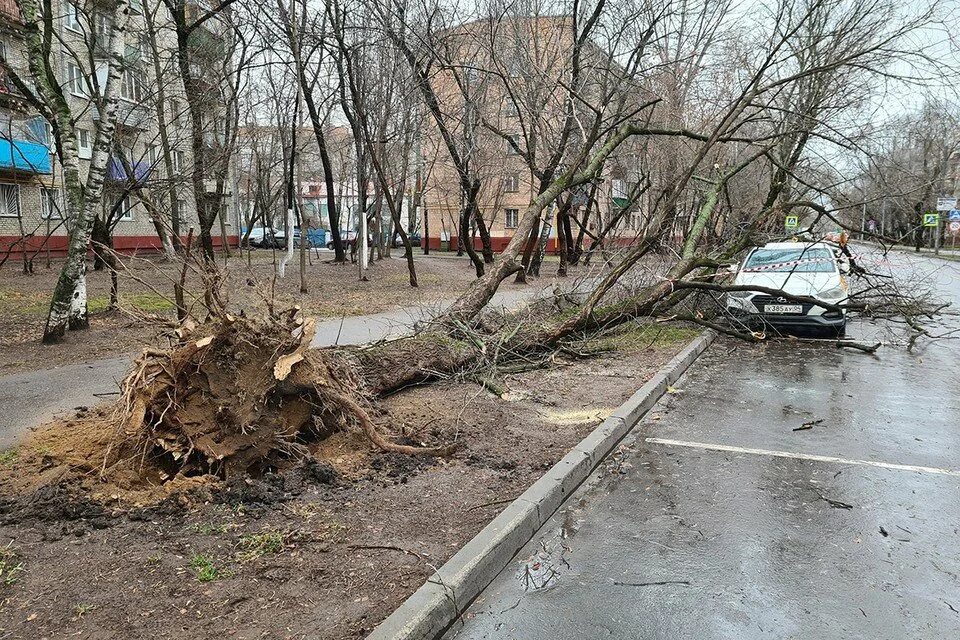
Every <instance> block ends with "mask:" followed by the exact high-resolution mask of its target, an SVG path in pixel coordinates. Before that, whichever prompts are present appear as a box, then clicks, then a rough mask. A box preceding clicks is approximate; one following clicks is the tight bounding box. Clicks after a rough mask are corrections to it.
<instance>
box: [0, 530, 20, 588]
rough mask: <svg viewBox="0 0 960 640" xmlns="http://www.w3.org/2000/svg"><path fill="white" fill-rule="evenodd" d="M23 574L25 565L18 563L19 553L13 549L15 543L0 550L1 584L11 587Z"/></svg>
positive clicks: (10, 543)
mask: <svg viewBox="0 0 960 640" xmlns="http://www.w3.org/2000/svg"><path fill="white" fill-rule="evenodd" d="M21 573H23V563H22V562H18V558H17V551H16V549H14V548H13V542H12V541H11V542H9V543H8V544H7V546H5V547H3V548H0V582H2V583H3V584H5V585H7V586H10V585H13V584H16V582H17V580H19V579H20V574H21Z"/></svg>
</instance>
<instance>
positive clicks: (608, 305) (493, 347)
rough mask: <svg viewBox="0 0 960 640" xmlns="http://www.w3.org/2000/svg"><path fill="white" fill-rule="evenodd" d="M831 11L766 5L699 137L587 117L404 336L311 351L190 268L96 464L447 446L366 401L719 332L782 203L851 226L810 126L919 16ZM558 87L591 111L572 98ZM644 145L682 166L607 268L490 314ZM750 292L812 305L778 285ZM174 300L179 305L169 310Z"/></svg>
mask: <svg viewBox="0 0 960 640" xmlns="http://www.w3.org/2000/svg"><path fill="white" fill-rule="evenodd" d="M831 8H834V9H836V8H837V7H836V6H835V5H834V4H831V3H827V5H824V4H823V3H813V4H811V5H809V6H808V5H798V6H794V5H793V4H790V3H786V4H783V5H781V6H779V9H780V11H781V13H780V14H778V19H777V20H775V21H774V24H775V27H774V28H773V29H772V31H771V33H770V36H769V39H768V41H767V42H766V43H765V44H766V50H765V54H764V55H763V56H762V57H761V58H760V59H759V61H758V62H756V63H755V65H754V66H753V67H751V69H750V73H749V74H747V77H746V79H745V80H744V81H743V82H742V83H741V84H739V85H735V86H734V87H733V88H732V89H729V88H728V87H724V88H723V92H722V95H721V96H720V97H721V98H722V100H719V99H718V101H717V102H718V104H719V105H720V106H719V107H718V108H717V109H716V112H712V113H710V114H708V116H709V117H705V118H704V120H703V122H702V123H701V124H702V130H695V129H693V128H688V127H685V126H667V125H665V124H663V123H662V122H661V119H655V115H657V114H658V113H659V112H658V111H657V109H658V108H659V105H661V103H662V100H661V99H660V98H650V99H649V100H643V101H639V102H638V104H636V105H635V108H634V109H633V110H631V111H630V112H629V113H630V117H628V118H623V117H620V116H617V117H616V118H615V119H614V120H613V121H610V120H607V119H605V116H604V114H603V111H602V110H598V111H597V113H596V114H595V115H596V118H595V119H594V121H593V122H592V123H590V130H591V133H590V135H584V136H583V140H584V141H585V142H584V143H583V144H582V146H580V147H576V146H574V145H571V146H570V147H569V153H565V154H564V159H565V162H564V163H563V165H562V170H558V172H557V175H556V176H555V177H551V180H550V181H549V182H548V183H546V184H545V185H543V188H541V189H538V193H537V195H536V197H534V198H533V199H532V201H531V203H530V205H529V206H528V207H527V208H526V210H525V211H524V212H523V215H522V216H521V217H520V220H519V223H518V225H517V228H516V229H515V230H514V235H513V237H512V239H511V241H510V242H509V244H508V245H507V247H506V248H505V250H504V251H503V252H502V253H501V255H500V256H499V257H498V258H497V259H496V261H495V262H494V263H493V264H492V265H490V266H489V268H486V269H484V270H483V274H482V275H481V276H480V277H479V278H478V279H477V280H475V281H474V282H473V283H472V284H471V285H470V287H469V288H468V289H467V290H466V291H465V292H464V293H463V294H462V295H461V296H460V297H459V299H458V300H457V301H456V302H455V303H454V304H453V305H452V306H450V308H449V309H447V311H446V312H445V313H444V314H443V315H442V316H440V317H439V318H437V319H436V320H435V321H434V322H432V323H430V324H429V325H428V326H427V327H425V328H423V329H422V330H421V331H420V332H418V333H417V334H415V335H413V336H409V337H406V338H401V339H398V340H392V341H387V342H383V343H380V344H376V345H372V346H368V347H360V348H358V347H335V348H327V349H320V350H310V349H309V348H308V347H309V344H310V340H311V338H312V326H313V325H312V321H311V320H310V319H306V318H302V317H301V316H300V314H299V313H298V312H297V311H296V310H292V311H287V310H277V309H275V308H274V305H273V302H272V301H271V300H268V301H267V305H266V309H265V310H264V309H244V310H239V309H230V308H229V305H228V303H227V301H226V299H225V294H224V292H223V291H222V290H221V288H220V286H219V283H220V282H222V281H223V278H222V276H220V275H218V273H217V271H216V267H215V266H214V265H213V264H212V263H210V262H209V261H208V262H205V263H201V262H197V264H196V265H194V266H193V268H195V269H197V270H198V271H200V272H202V281H203V282H204V283H205V286H206V290H205V292H204V293H203V295H202V296H197V299H198V300H201V299H202V301H203V304H202V305H200V306H199V307H198V308H197V309H195V310H192V311H191V312H189V313H183V314H182V315H183V317H184V323H183V325H182V326H180V327H179V328H178V329H177V333H176V334H175V335H174V336H173V343H172V346H171V347H170V348H169V349H163V350H148V351H146V352H145V353H144V354H143V356H141V358H140V359H139V360H138V361H137V363H136V366H135V367H134V370H133V372H132V373H131V374H130V376H128V378H127V379H126V380H125V381H124V382H123V385H122V391H123V393H122V396H121V399H120V401H118V402H117V403H116V405H115V406H114V407H113V410H112V413H111V417H110V421H109V422H110V427H111V428H112V429H113V444H112V445H111V446H110V447H109V451H108V452H107V454H106V456H105V459H104V460H103V464H102V465H101V469H100V470H101V473H102V474H109V473H111V472H116V471H119V470H121V469H123V470H128V471H129V470H132V471H134V472H135V473H137V474H140V475H141V476H145V477H149V478H152V479H154V480H155V481H160V482H170V481H172V480H177V479H182V478H190V477H197V476H201V477H206V476H214V477H218V478H231V477H236V476H242V475H251V474H252V475H257V474H261V473H264V472H267V471H272V470H277V469H282V468H283V467H284V465H285V464H288V463H289V462H291V461H295V460H297V459H298V458H300V457H303V456H304V455H306V454H307V452H308V451H309V448H310V446H311V444H312V443H315V442H318V441H322V440H323V439H324V438H326V437H329V435H330V434H333V433H335V432H338V431H344V430H356V431H357V432H359V433H362V434H363V435H364V437H365V438H366V439H367V441H368V442H369V443H370V445H371V446H374V447H377V448H379V449H382V450H385V451H391V452H399V453H406V454H430V455H442V454H446V453H449V452H450V449H449V448H448V447H446V446H445V445H446V444H447V443H442V442H437V443H431V444H430V445H429V446H425V445H423V444H421V443H410V442H398V441H397V438H395V437H394V434H392V433H391V429H390V425H389V421H388V420H380V419H378V416H377V401H378V399H380V398H382V397H384V396H385V395H387V394H390V393H394V392H396V391H398V390H401V389H403V388H405V387H407V386H410V385H415V384H423V383H426V382H429V381H431V380H435V379H439V378H447V377H460V378H463V379H471V380H476V381H479V382H481V383H482V384H484V386H486V387H487V388H496V387H497V384H496V381H495V377H496V376H497V375H498V372H502V371H504V370H509V369H511V368H513V367H528V366H541V365H542V364H543V363H545V362H546V361H548V360H549V359H550V357H551V356H552V355H553V354H556V353H578V352H579V350H578V345H579V344H581V343H582V342H583V341H584V340H586V339H589V338H590V337H591V336H595V335H597V334H599V333H602V332H604V331H610V330H613V329H616V328H617V327H618V326H620V325H622V324H624V323H627V322H633V321H637V320H639V319H646V320H648V321H652V320H656V319H663V318H665V317H666V318H669V317H673V318H682V319H685V320H687V321H690V322H695V323H698V324H702V325H704V326H711V327H717V328H722V327H723V326H724V325H723V324H722V313H723V306H722V304H718V303H720V302H721V301H722V299H723V298H722V297H723V296H724V295H725V294H726V293H727V292H729V291H731V290H737V288H736V287H731V286H730V285H729V284H725V283H724V282H723V281H722V278H720V277H719V276H720V275H721V273H722V267H723V265H724V264H728V263H729V262H730V261H731V260H734V259H735V258H736V256H738V255H740V254H741V253H742V252H743V251H744V250H745V249H747V248H748V247H750V246H754V245H756V244H759V243H762V242H764V241H765V240H767V239H771V238H776V237H778V236H782V234H783V230H782V216H783V215H784V213H785V212H787V211H794V210H796V209H800V210H803V211H813V212H815V214H817V215H818V219H819V218H823V217H826V218H827V219H830V220H831V221H832V222H834V223H836V224H838V225H843V224H844V221H843V220H842V219H841V218H840V217H838V216H835V215H833V211H832V210H831V209H830V208H829V207H827V206H824V205H823V204H821V203H822V202H824V201H827V200H829V189H827V188H821V187H818V186H816V184H817V178H818V173H822V170H821V169H820V168H816V170H814V168H811V167H810V166H807V165H805V164H804V163H803V159H804V157H805V156H804V149H805V146H806V144H807V142H808V141H809V140H810V139H811V138H813V137H816V136H818V135H821V136H822V137H828V136H829V137H834V138H835V137H836V136H837V134H836V132H835V131H834V129H833V128H832V127H829V126H825V125H824V123H823V121H822V118H823V117H824V113H829V112H831V110H836V109H838V107H836V104H835V103H834V100H839V101H840V103H841V104H843V105H846V102H845V100H846V94H845V91H844V89H845V87H844V85H843V83H841V82H839V80H842V79H844V78H845V77H846V76H847V75H849V74H851V73H862V69H863V68H864V67H865V66H870V65H873V66H874V67H876V70H877V72H878V73H880V74H882V73H883V72H884V68H885V64H891V61H892V59H891V58H890V57H889V53H888V51H889V48H890V46H891V43H892V42H894V41H895V40H896V39H897V38H899V37H902V36H903V35H904V34H906V33H909V32H910V31H911V30H912V29H914V28H916V27H917V23H915V22H910V23H908V24H905V25H900V26H896V25H893V26H887V25H886V24H885V22H884V20H885V19H884V17H883V16H882V15H874V14H875V13H876V9H875V7H874V5H873V4H872V3H865V2H855V3H853V4H851V5H850V6H849V7H848V8H846V9H845V10H844V11H843V12H837V13H835V14H831V13H830V9H831ZM864 24H871V25H874V26H875V27H876V28H875V29H865V28H864V27H863V25H864ZM813 32H816V33H813ZM864 33H866V34H869V37H868V38H864V37H863V34H864ZM814 36H822V38H820V40H822V42H820V43H819V44H818V46H817V47H816V48H815V49H810V48H808V47H807V46H806V45H805V44H804V43H808V42H813V41H817V38H815V37H814ZM705 46H706V45H705ZM785 60H788V61H789V64H788V63H786V62H785ZM567 98H568V99H569V100H571V101H574V102H576V103H577V104H580V103H583V102H587V100H586V99H585V98H584V96H582V95H578V94H577V93H576V90H575V89H571V91H570V95H569V96H567ZM824 130H825V131H826V133H825V134H824V133H823V131H824ZM638 139H639V140H642V141H643V142H644V144H645V145H648V146H655V144H656V143H657V142H658V141H663V140H670V141H672V142H674V143H677V146H678V147H681V146H682V150H683V154H682V158H681V159H682V160H683V164H682V165H681V164H675V165H674V167H675V168H680V170H679V171H678V173H677V174H676V175H672V176H671V179H670V182H669V184H661V185H659V186H658V188H657V191H658V194H657V195H656V196H652V195H651V197H650V200H649V202H650V204H649V211H648V212H647V213H648V216H647V220H646V223H645V225H644V227H643V229H641V230H640V231H639V232H638V233H637V237H636V238H635V239H634V241H633V243H632V245H631V246H630V247H628V248H626V249H625V250H624V251H623V253H622V254H621V255H620V256H619V259H611V260H610V261H609V263H608V264H609V265H610V266H609V268H605V269H604V270H603V271H602V272H601V273H600V274H599V276H598V278H597V280H596V281H595V282H593V283H592V286H591V287H590V288H589V289H588V290H587V291H586V292H585V293H584V294H582V295H578V296H574V295H570V294H568V293H566V292H563V291H559V292H558V295H557V296H555V297H554V298H552V299H547V300H544V301H540V302H538V303H537V304H535V305H532V306H531V307H530V308H529V309H526V310H523V311H521V312H518V313H515V314H503V313H498V312H495V311H491V310H489V309H488V306H489V303H490V301H491V300H492V299H493V297H494V295H495V294H496V292H497V290H498V288H499V287H500V285H501V283H502V282H503V281H504V280H505V279H506V278H508V277H509V276H510V275H511V274H514V273H516V272H517V271H518V270H520V269H522V268H523V263H522V260H521V254H522V252H523V250H524V248H525V245H526V242H527V239H528V238H529V237H530V234H531V232H532V230H533V229H534V228H535V226H536V225H537V224H538V223H539V220H541V219H542V216H543V213H544V211H545V210H546V209H547V208H548V207H551V206H553V205H554V204H555V203H557V202H558V201H561V200H562V199H563V198H568V197H570V194H571V193H572V192H573V190H575V189H578V188H580V187H582V186H584V185H593V186H596V185H597V184H598V182H600V181H601V180H603V169H604V167H605V165H606V163H607V162H608V160H609V159H610V158H611V156H612V155H613V154H614V153H615V152H617V150H618V149H620V148H621V147H622V146H623V145H627V144H629V143H630V142H631V141H636V140H638ZM592 141H595V142H592ZM564 144H566V143H564ZM671 148H672V147H671ZM558 166H559V165H558ZM757 184H759V185H760V187H761V188H760V189H759V190H758V189H757V187H756V185H757ZM748 185H749V186H751V187H752V191H747V193H748V195H745V196H743V197H741V198H740V199H739V200H738V201H737V203H736V204H733V203H732V201H731V195H730V194H731V191H732V190H735V189H737V188H740V189H745V187H746V186H748ZM644 188H645V189H647V190H648V191H649V190H650V187H649V186H648V185H645V186H644ZM690 196H695V197H693V198H691V197H690ZM685 201H692V202H694V203H695V204H694V205H692V206H689V209H690V215H689V217H688V219H685V220H680V219H679V218H678V210H679V209H680V206H681V204H682V203H683V202H685ZM804 203H805V204H804ZM812 226H813V225H811V227H812ZM677 230H680V231H681V232H682V235H681V237H676V231H677ZM811 231H815V230H814V229H812V228H811ZM654 255H657V256H660V257H661V258H662V268H659V269H657V270H650V269H645V268H644V264H645V261H647V260H649V259H650V258H651V257H652V256H654ZM408 257H409V255H408ZM867 275H868V274H866V273H859V276H860V277H862V278H863V277H866V276H867ZM862 289H863V290H864V291H866V292H868V293H867V294H866V295H869V296H870V298H869V301H860V300H857V299H851V300H849V301H848V302H847V303H845V304H844V305H843V306H844V307H846V308H847V309H850V310H855V311H860V312H864V313H867V312H869V313H885V314H890V315H898V314H899V315H901V316H903V317H905V318H909V319H910V320H909V321H910V322H917V321H918V318H921V317H922V316H923V315H924V314H927V315H929V314H934V313H936V312H937V307H936V305H935V304H933V303H932V302H931V301H929V300H927V299H915V298H914V297H913V296H911V295H910V294H909V293H905V292H904V291H902V290H900V289H899V288H897V287H896V286H895V285H891V283H885V282H883V281H876V282H867V284H866V286H864V287H862ZM752 290H756V291H763V292H765V293H770V294H776V295H780V296H783V297H785V298H787V299H789V300H795V301H798V302H807V303H814V302H815V303H817V304H822V303H820V302H819V301H816V300H813V299H811V298H804V297H802V296H795V295H792V294H789V293H786V292H783V291H779V290H773V289H770V290H763V289H761V288H756V287H754V288H753V289H752ZM704 296H707V297H706V298H704ZM178 308H179V309H181V310H184V311H187V310H186V309H185V305H184V304H182V303H179V304H178ZM835 308H840V307H835ZM241 311H242V312H243V313H241ZM190 316H192V318H191V317H190ZM729 333H731V335H737V334H738V333H742V332H738V331H737V330H731V331H729ZM746 335H747V336H749V339H751V340H761V339H765V336H762V335H757V334H754V333H750V334H746Z"/></svg>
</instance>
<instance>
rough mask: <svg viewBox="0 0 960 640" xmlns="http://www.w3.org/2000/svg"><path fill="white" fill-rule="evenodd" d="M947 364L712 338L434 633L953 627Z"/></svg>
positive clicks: (953, 426)
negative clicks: (486, 583)
mask: <svg viewBox="0 0 960 640" xmlns="http://www.w3.org/2000/svg"><path fill="white" fill-rule="evenodd" d="M892 260H893V261H894V265H893V269H894V270H895V271H896V270H902V269H912V268H914V267H910V266H908V265H907V264H906V263H907V261H910V262H914V264H916V265H919V266H917V267H915V268H916V269H917V270H919V271H923V272H930V276H931V277H932V278H933V279H934V280H935V281H936V285H937V287H938V290H939V291H940V293H941V294H942V295H943V296H944V297H945V298H949V299H951V300H952V301H953V302H954V303H960V265H957V264H955V263H945V262H943V261H935V260H932V259H930V260H928V259H919V262H916V261H917V260H918V259H916V258H910V257H903V256H898V257H893V258H892ZM946 324H947V326H949V327H960V321H958V319H957V318H955V317H954V318H949V319H947V320H946ZM941 329H942V327H941ZM879 330H881V327H878V326H877V325H873V324H867V323H862V324H856V325H854V326H852V327H851V329H850V333H851V334H852V335H854V336H856V335H857V334H861V335H865V334H871V333H875V332H877V331H879ZM958 362H960V344H958V342H957V341H942V342H939V343H937V344H933V345H930V346H928V347H927V348H926V349H925V350H924V351H923V352H922V353H917V354H909V353H906V351H905V350H903V349H896V348H883V349H881V350H880V351H879V353H878V355H877V357H873V356H870V355H867V354H864V353H860V352H855V351H846V350H843V351H841V350H837V349H835V348H833V347H832V346H828V345H811V344H803V345H797V344H784V343H780V344H772V345H767V346H761V347H753V346H747V345H744V344H742V343H741V344H738V343H735V342H733V341H730V340H721V341H718V342H717V343H715V344H714V345H713V346H712V347H711V348H710V349H709V350H708V352H707V354H705V356H703V357H702V358H701V360H700V361H698V362H697V363H696V364H695V365H694V366H693V368H692V369H691V371H690V372H689V373H688V375H687V376H686V377H685V378H684V379H682V380H681V381H680V382H679V383H678V385H677V387H678V389H679V390H680V392H679V393H676V394H673V395H669V396H667V398H668V399H667V400H666V402H664V403H662V404H661V405H660V406H658V407H657V408H655V409H654V410H653V411H652V412H651V413H650V414H649V415H648V417H647V418H646V419H645V420H644V421H643V422H642V423H641V424H640V425H639V426H638V427H637V428H636V429H634V431H633V432H632V434H631V435H630V436H628V438H627V439H626V440H625V441H624V442H623V443H622V444H621V448H620V449H619V450H618V452H617V453H615V454H614V455H612V456H611V457H610V458H609V459H608V460H607V461H606V462H605V463H603V464H601V466H600V467H599V468H598V470H597V472H596V473H595V474H594V475H593V476H592V478H591V479H590V480H589V481H588V482H587V483H585V484H584V486H582V487H581V488H580V489H579V490H578V491H577V492H576V493H575V494H574V495H573V496H572V497H571V499H570V500H569V501H568V502H567V503H566V505H565V506H564V507H562V508H561V509H560V510H559V511H558V512H557V514H555V516H554V517H553V518H552V520H551V521H549V522H548V523H547V524H546V525H544V527H543V528H542V529H541V530H540V531H539V532H538V534H537V535H536V536H535V537H534V539H533V540H532V541H531V542H530V543H529V544H528V545H527V546H526V547H525V548H524V549H523V550H522V551H521V552H520V553H519V554H518V556H517V557H516V558H515V561H514V562H512V563H511V564H510V565H509V566H508V567H507V568H506V569H505V570H504V571H503V572H501V574H500V575H499V576H498V577H497V578H496V579H495V580H494V582H493V584H491V585H490V587H488V588H487V589H486V590H485V591H484V592H483V593H482V594H481V595H480V596H479V598H477V600H476V601H475V602H474V603H473V604H472V605H471V606H470V607H469V609H468V611H467V613H466V615H464V616H463V618H462V620H461V621H460V622H458V623H457V624H456V626H455V627H453V628H452V629H451V630H450V632H448V634H447V638H456V639H457V640H479V639H481V638H491V639H492V638H496V639H498V640H500V639H504V640H506V639H514V638H515V639H521V638H522V639H524V640H563V639H567V638H569V639H574V638H576V639H581V638H631V639H633V638H637V639H639V638H670V639H673V638H690V639H697V640H712V639H717V640H719V639H730V638H815V639H817V640H821V639H828V638H837V639H841V638H897V639H899V638H957V637H960V553H958V549H960V499H958V496H960V395H958V392H960V380H958V378H960V367H958ZM804 427H809V428H804Z"/></svg>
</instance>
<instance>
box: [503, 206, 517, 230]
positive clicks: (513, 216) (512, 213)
mask: <svg viewBox="0 0 960 640" xmlns="http://www.w3.org/2000/svg"><path fill="white" fill-rule="evenodd" d="M504 214H505V215H504V220H503V226H504V227H506V228H507V229H516V228H517V225H518V224H519V223H520V209H504Z"/></svg>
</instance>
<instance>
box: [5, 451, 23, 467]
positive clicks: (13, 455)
mask: <svg viewBox="0 0 960 640" xmlns="http://www.w3.org/2000/svg"><path fill="white" fill-rule="evenodd" d="M18 455H20V451H18V450H17V448H16V447H12V448H10V449H4V450H3V451H0V466H4V467H6V466H8V465H11V464H13V461H14V460H16V459H17V456H18Z"/></svg>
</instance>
